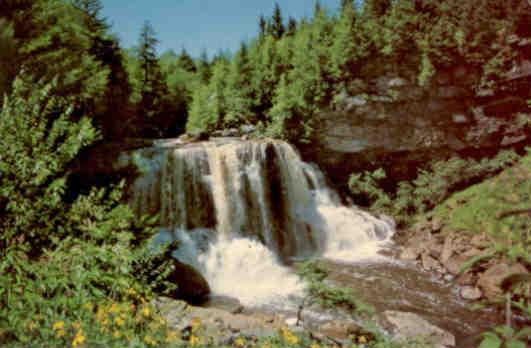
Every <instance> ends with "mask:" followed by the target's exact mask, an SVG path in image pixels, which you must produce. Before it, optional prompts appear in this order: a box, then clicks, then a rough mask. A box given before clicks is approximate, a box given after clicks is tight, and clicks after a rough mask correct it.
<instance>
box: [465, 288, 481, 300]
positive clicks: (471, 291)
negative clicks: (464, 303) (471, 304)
mask: <svg viewBox="0 0 531 348" xmlns="http://www.w3.org/2000/svg"><path fill="white" fill-rule="evenodd" d="M459 294H460V295H461V297H462V298H464V299H465V300H469V301H475V300H479V299H480V298H481V296H483V293H482V292H481V290H480V289H478V288H476V287H472V286H464V287H462V288H461V290H460V291H459Z"/></svg>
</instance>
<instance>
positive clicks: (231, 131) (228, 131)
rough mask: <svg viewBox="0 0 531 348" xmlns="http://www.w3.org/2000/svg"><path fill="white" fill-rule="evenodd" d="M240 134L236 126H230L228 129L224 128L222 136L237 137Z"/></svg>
mask: <svg viewBox="0 0 531 348" xmlns="http://www.w3.org/2000/svg"><path fill="white" fill-rule="evenodd" d="M239 135H240V131H239V130H238V129H236V128H228V129H224V130H223V131H222V132H221V136H222V137H237V136H239Z"/></svg>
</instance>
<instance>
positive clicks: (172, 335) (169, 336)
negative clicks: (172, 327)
mask: <svg viewBox="0 0 531 348" xmlns="http://www.w3.org/2000/svg"><path fill="white" fill-rule="evenodd" d="M177 338H178V336H177V333H176V332H174V331H168V332H167V333H166V342H167V343H172V342H175V341H177Z"/></svg>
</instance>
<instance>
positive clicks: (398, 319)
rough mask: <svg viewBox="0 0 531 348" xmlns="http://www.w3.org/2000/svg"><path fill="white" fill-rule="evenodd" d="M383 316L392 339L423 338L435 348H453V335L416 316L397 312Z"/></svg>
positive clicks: (385, 313) (390, 312)
mask: <svg viewBox="0 0 531 348" xmlns="http://www.w3.org/2000/svg"><path fill="white" fill-rule="evenodd" d="M383 314H384V318H385V320H386V321H387V322H389V323H390V325H391V327H392V331H393V333H394V337H395V338H396V339H398V340H406V339H409V338H418V337H423V338H425V339H426V340H427V341H428V342H429V343H431V344H433V346H434V347H436V348H445V347H453V346H455V337H454V335H452V334H451V333H449V332H447V331H445V330H443V329H441V328H439V327H437V326H435V325H433V324H431V323H430V322H428V321H427V320H425V319H424V318H422V317H420V316H418V315H417V314H414V313H409V312H398V311H385V312H384V313H383Z"/></svg>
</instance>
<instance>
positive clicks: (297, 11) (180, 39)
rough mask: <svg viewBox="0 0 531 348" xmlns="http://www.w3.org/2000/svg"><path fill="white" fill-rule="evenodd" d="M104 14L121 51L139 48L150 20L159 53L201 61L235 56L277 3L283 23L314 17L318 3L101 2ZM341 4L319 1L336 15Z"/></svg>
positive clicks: (232, 0) (261, 0)
mask: <svg viewBox="0 0 531 348" xmlns="http://www.w3.org/2000/svg"><path fill="white" fill-rule="evenodd" d="M101 2H102V4H103V7H104V8H103V13H102V15H103V16H104V17H106V18H107V21H108V22H109V23H110V24H111V25H112V28H111V31H112V32H113V33H115V34H117V35H118V37H119V38H120V42H121V44H122V47H124V48H129V47H132V46H134V45H136V43H137V40H138V35H139V32H140V28H141V27H142V24H143V23H144V21H146V20H148V21H149V22H150V23H151V24H152V26H153V28H154V29H155V32H156V33H157V38H158V39H159V41H160V43H159V47H158V51H159V53H162V52H164V51H166V50H169V49H173V50H174V51H175V52H180V51H181V49H182V48H185V49H186V50H187V51H188V52H189V53H190V54H191V55H192V56H195V57H198V56H199V55H200V54H201V51H202V50H203V49H206V51H207V53H208V54H209V56H212V55H213V54H216V53H217V52H219V51H220V50H229V51H231V52H234V51H236V50H237V48H238V47H239V45H240V42H241V41H242V40H249V39H251V38H253V37H254V36H255V35H256V34H257V32H258V18H259V16H260V15H261V14H263V15H264V16H266V17H269V16H270V15H271V14H272V13H273V8H274V6H275V2H278V4H279V5H280V7H281V9H282V14H283V17H284V19H285V20H287V18H288V16H292V17H294V18H296V19H299V18H302V17H310V16H311V15H312V12H313V8H314V5H315V0H277V1H275V0H127V1H124V0H102V1H101ZM339 2H340V0H321V4H322V5H323V7H325V8H328V9H330V10H336V9H337V8H338V7H339Z"/></svg>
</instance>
